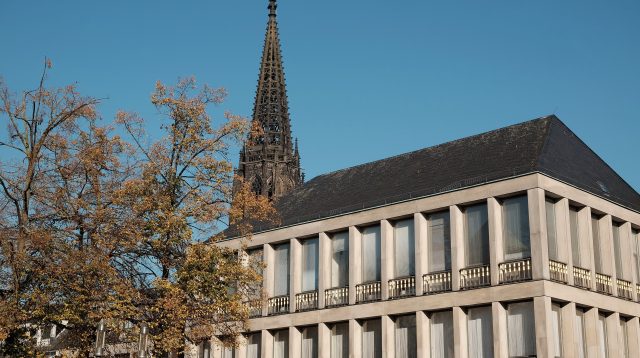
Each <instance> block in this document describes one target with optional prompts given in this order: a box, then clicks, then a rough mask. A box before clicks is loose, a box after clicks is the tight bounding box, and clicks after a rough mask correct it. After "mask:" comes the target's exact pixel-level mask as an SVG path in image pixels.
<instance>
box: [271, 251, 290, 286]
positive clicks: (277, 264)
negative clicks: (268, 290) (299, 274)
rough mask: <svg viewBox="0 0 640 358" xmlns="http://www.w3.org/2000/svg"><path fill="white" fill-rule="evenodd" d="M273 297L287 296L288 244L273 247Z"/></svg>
mask: <svg viewBox="0 0 640 358" xmlns="http://www.w3.org/2000/svg"><path fill="white" fill-rule="evenodd" d="M274 256H275V257H274V272H273V273H274V280H273V285H274V287H273V294H274V296H283V295H288V294H289V244H280V245H278V246H276V247H274Z"/></svg>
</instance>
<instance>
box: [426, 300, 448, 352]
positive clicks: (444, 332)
mask: <svg viewBox="0 0 640 358" xmlns="http://www.w3.org/2000/svg"><path fill="white" fill-rule="evenodd" d="M429 325H430V328H431V329H430V335H431V337H430V339H431V358H453V313H452V312H451V311H444V312H435V313H432V314H431V319H430V320H429Z"/></svg>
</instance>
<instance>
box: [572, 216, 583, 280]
mask: <svg viewBox="0 0 640 358" xmlns="http://www.w3.org/2000/svg"><path fill="white" fill-rule="evenodd" d="M578 211H579V210H578V208H576V207H574V206H571V207H569V231H570V233H571V255H572V258H573V265H574V266H579V267H583V268H584V265H583V264H582V260H581V258H582V255H581V254H580V249H581V247H582V245H581V242H580V230H579V227H578Z"/></svg>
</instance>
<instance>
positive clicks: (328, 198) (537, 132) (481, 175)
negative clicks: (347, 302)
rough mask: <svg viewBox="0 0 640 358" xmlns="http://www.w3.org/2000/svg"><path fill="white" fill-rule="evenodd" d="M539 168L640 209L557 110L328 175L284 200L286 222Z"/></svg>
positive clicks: (280, 207)
mask: <svg viewBox="0 0 640 358" xmlns="http://www.w3.org/2000/svg"><path fill="white" fill-rule="evenodd" d="M535 172H539V173H543V174H546V175H548V176H550V177H553V178H556V179H558V180H561V181H564V182H566V183H568V184H571V185H573V186H576V187H578V188H580V189H582V190H585V191H588V192H590V193H592V194H595V195H598V196H600V197H603V198H606V199H608V200H610V201H613V202H615V203H617V204H620V205H622V206H625V207H627V208H630V209H632V210H635V211H639V212H640V195H639V194H638V192H636V191H635V190H634V189H633V188H632V187H631V186H630V185H629V184H627V183H626V182H625V181H624V180H623V179H622V178H621V177H620V176H619V175H618V174H617V173H616V172H615V171H614V170H613V169H611V167H609V166H608V165H607V163H605V162H604V161H603V160H602V159H601V158H600V157H599V156H598V155H597V154H595V153H594V152H593V151H592V150H591V149H590V148H589V147H588V146H587V145H586V144H585V143H584V142H582V140H580V138H578V137H577V136H576V135H575V134H574V133H573V132H572V131H571V130H570V129H569V128H568V127H567V126H566V125H565V124H564V123H562V121H560V120H559V119H558V118H557V117H556V116H548V117H543V118H538V119H535V120H531V121H528V122H524V123H520V124H516V125H513V126H509V127H505V128H501V129H497V130H494V131H491V132H487V133H483V134H478V135H474V136H471V137H467V138H463V139H459V140H455V141H452V142H448V143H444V144H440V145H437V146H434V147H429V148H425V149H421V150H417V151H415V152H410V153H406V154H401V155H398V156H394V157H390V158H386V159H382V160H378V161H375V162H371V163H366V164H362V165H358V166H355V167H351V168H346V169H342V170H338V171H335V172H332V173H328V174H324V175H320V176H317V177H315V178H313V179H311V180H309V181H308V182H306V183H305V184H304V185H302V186H301V187H299V188H297V189H295V190H294V191H292V192H291V193H289V194H287V195H285V196H284V197H282V198H280V199H279V200H278V202H277V205H276V206H277V208H278V210H279V212H280V215H281V217H282V225H283V226H285V225H292V224H296V223H300V222H305V221H310V220H315V219H320V218H324V217H328V216H334V215H339V214H344V213H348V212H353V211H357V210H362V209H367V208H372V207H376V206H380V205H385V204H390V203H394V202H399V201H403V200H408V199H412V198H417V197H423V196H426V195H433V194H438V193H442V192H446V191H451V190H456V189H461V188H464V187H469V186H473V185H478V184H482V183H487V182H490V181H496V180H502V179H508V178H511V177H514V176H520V175H524V174H529V173H535ZM255 229H256V231H262V230H266V229H269V227H267V226H260V225H257V226H256V227H255Z"/></svg>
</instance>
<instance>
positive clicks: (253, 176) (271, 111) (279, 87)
mask: <svg viewBox="0 0 640 358" xmlns="http://www.w3.org/2000/svg"><path fill="white" fill-rule="evenodd" d="M276 8H277V5H276V1H275V0H270V1H269V6H268V9H269V22H268V24H267V33H266V37H265V41H264V50H263V53H262V62H261V65H260V77H259V78H258V89H257V91H256V98H255V104H254V107H253V117H252V124H253V127H254V128H259V129H260V131H259V133H255V131H254V133H251V134H249V136H248V138H247V141H246V142H245V145H244V147H243V148H242V150H241V151H240V163H239V166H238V170H237V174H238V175H239V176H240V177H241V178H243V179H244V181H245V182H248V183H251V186H252V189H253V191H254V192H256V193H258V194H262V195H265V196H267V197H269V198H272V199H275V198H278V197H280V196H282V195H283V194H285V193H287V192H289V191H291V190H292V189H293V188H295V187H297V186H298V185H300V184H302V182H303V181H304V176H303V174H302V170H301V169H300V153H299V151H298V143H297V140H296V141H295V142H294V140H293V138H292V136H291V123H290V118H289V105H288V100H287V89H286V84H285V77H284V68H283V65H282V54H281V50H280V39H279V36H278V23H277V21H276Z"/></svg>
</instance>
